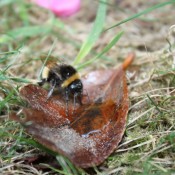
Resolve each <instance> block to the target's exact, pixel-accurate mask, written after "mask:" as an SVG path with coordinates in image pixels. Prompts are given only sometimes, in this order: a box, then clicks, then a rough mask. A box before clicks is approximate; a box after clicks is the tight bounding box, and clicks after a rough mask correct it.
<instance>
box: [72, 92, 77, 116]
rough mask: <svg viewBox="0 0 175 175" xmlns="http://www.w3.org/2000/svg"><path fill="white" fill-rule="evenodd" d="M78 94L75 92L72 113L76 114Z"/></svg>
mask: <svg viewBox="0 0 175 175" xmlns="http://www.w3.org/2000/svg"><path fill="white" fill-rule="evenodd" d="M77 95H78V94H77V93H76V94H74V108H73V111H72V114H74V111H75V107H76V98H77Z"/></svg>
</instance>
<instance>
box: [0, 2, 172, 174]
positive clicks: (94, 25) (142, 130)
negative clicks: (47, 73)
mask: <svg viewBox="0 0 175 175" xmlns="http://www.w3.org/2000/svg"><path fill="white" fill-rule="evenodd" d="M101 3H102V2H101V1H93V0H91V1H90V0H88V1H82V4H81V9H80V11H79V12H78V13H77V14H75V15H73V16H71V17H69V18H58V17H55V16H54V15H53V14H52V13H51V12H49V11H47V10H45V9H43V8H40V7H38V6H37V5H35V4H32V3H31V2H30V1H29V0H26V1H24V0H2V1H0V174H2V175H13V174H14V175H16V174H21V175H22V174H29V175H32V174H34V175H36V174H38V175H47V174H48V175H52V174H63V175H95V174H97V175H116V174H121V175H125V174H126V175H130V174H131V175H133V174H134V175H135V174H139V175H153V174H157V175H166V174H168V175H169V174H173V173H175V26H174V27H173V25H175V22H174V16H175V11H174V8H175V1H173V0H172V1H167V2H166V3H165V2H164V1H163V0H159V1H158V0H156V1H155V0H150V1H144V0H135V1H133V2H132V1H130V0H123V1H119V0H109V1H108V2H107V3H103V5H104V6H105V8H106V9H107V11H106V9H105V8H104V6H103V7H102V6H101V7H99V4H101ZM96 14H97V16H98V18H97V17H96ZM98 19H100V20H99V21H98ZM95 21H96V22H95ZM94 33H95V34H94ZM113 39H114V40H115V42H114V43H112V42H111V41H112V40H113ZM83 43H84V44H83ZM107 46H108V47H109V48H110V49H109V48H108V47H107ZM104 48H106V50H105V49H104ZM130 52H134V53H135V54H136V58H135V60H134V62H133V64H132V65H131V66H130V67H129V69H128V70H127V71H126V76H127V82H128V89H129V98H130V109H129V113H128V121H127V126H126V131H125V134H124V137H123V139H122V141H121V143H120V144H119V147H118V149H117V150H116V151H114V152H113V153H112V154H111V155H110V156H109V157H108V158H107V159H106V160H105V161H104V162H103V163H102V164H101V165H99V166H97V167H92V168H88V169H81V168H77V167H75V166H74V165H73V164H72V163H71V162H70V161H69V160H67V158H65V157H63V156H61V155H53V154H52V152H50V151H49V150H47V149H46V148H43V147H42V145H40V144H38V143H37V142H36V141H35V140H34V139H32V137H31V136H30V135H29V134H27V133H26V132H25V130H24V128H23V127H22V126H21V125H20V124H19V123H17V122H14V121H11V120H9V113H10V112H18V111H19V110H20V109H21V107H22V106H24V105H26V104H25V102H24V101H23V100H22V99H21V98H20V96H19V89H20V87H22V86H24V85H26V84H28V83H30V82H35V81H36V80H38V79H39V77H40V71H41V67H42V64H43V63H42V62H41V60H40V56H41V55H43V54H46V55H47V54H51V55H53V56H55V57H58V58H62V59H63V60H64V62H66V63H68V64H74V65H75V66H77V67H78V66H79V65H81V66H80V67H79V68H81V69H80V73H81V74H85V73H86V72H89V71H91V70H99V69H112V68H114V67H117V66H118V65H120V64H121V63H122V62H123V60H124V58H125V57H126V56H127V55H128V53H130ZM77 55H78V56H77ZM99 59H100V60H99ZM88 60H90V61H89V62H87V61H88ZM80 63H82V64H80ZM84 63H85V64H84ZM86 63H87V64H86Z"/></svg>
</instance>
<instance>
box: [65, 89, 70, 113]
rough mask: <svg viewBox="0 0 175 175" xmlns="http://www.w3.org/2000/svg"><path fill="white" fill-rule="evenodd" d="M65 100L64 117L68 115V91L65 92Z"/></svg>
mask: <svg viewBox="0 0 175 175" xmlns="http://www.w3.org/2000/svg"><path fill="white" fill-rule="evenodd" d="M65 98H66V116H68V115H69V109H68V103H69V91H68V89H66V90H65Z"/></svg>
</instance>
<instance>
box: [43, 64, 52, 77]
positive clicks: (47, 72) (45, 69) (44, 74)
mask: <svg viewBox="0 0 175 175" xmlns="http://www.w3.org/2000/svg"><path fill="white" fill-rule="evenodd" d="M49 71H50V69H49V68H48V67H46V66H45V67H44V69H43V72H42V78H43V79H47V78H48V76H49Z"/></svg>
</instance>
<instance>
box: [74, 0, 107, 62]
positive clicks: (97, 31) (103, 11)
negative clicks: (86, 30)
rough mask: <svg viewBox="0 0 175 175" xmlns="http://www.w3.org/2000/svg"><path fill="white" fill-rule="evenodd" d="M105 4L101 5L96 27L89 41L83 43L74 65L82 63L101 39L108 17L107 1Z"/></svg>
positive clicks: (104, 0)
mask: <svg viewBox="0 0 175 175" xmlns="http://www.w3.org/2000/svg"><path fill="white" fill-rule="evenodd" d="M103 2H104V3H100V4H99V8H98V11H97V16H96V19H95V23H94V26H93V28H92V30H91V32H90V34H89V36H88V38H87V40H86V41H85V42H84V43H83V45H82V47H81V49H80V51H79V53H78V55H77V57H76V58H75V60H74V63H73V64H74V65H75V64H78V63H80V61H81V60H82V59H83V58H84V57H85V56H86V55H87V54H88V53H89V52H90V50H91V48H92V47H93V45H94V43H95V41H96V40H97V39H98V38H99V36H100V34H101V32H102V30H103V25H104V22H105V17H106V8H107V5H106V4H105V3H106V0H103Z"/></svg>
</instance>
